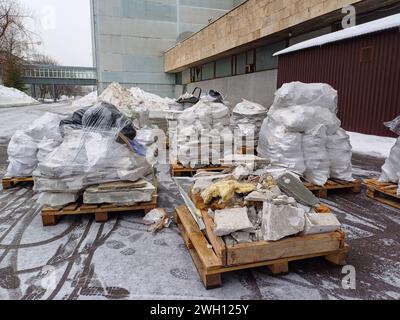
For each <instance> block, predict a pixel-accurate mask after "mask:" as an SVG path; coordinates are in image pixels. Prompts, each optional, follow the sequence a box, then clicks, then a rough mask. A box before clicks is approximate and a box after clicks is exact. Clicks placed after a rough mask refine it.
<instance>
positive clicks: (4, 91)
mask: <svg viewBox="0 0 400 320" xmlns="http://www.w3.org/2000/svg"><path fill="white" fill-rule="evenodd" d="M32 104H39V102H38V101H36V100H35V99H33V98H32V97H30V96H28V95H27V94H26V93H24V92H22V91H19V90H17V89H15V88H8V87H5V86H2V85H0V107H18V106H27V105H32Z"/></svg>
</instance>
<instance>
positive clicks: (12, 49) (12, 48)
mask: <svg viewBox="0 0 400 320" xmlns="http://www.w3.org/2000/svg"><path fill="white" fill-rule="evenodd" d="M28 17H29V15H28V14H27V11H26V10H25V9H24V8H22V7H21V6H20V4H19V3H18V2H16V1H15V0H0V76H1V77H4V73H6V72H7V70H13V72H15V71H16V70H19V69H20V66H21V64H22V63H23V60H24V55H25V54H26V53H27V51H28V50H29V47H30V44H31V40H32V37H33V35H34V34H33V33H32V32H31V31H30V30H28V29H27V27H26V23H24V21H25V19H27V18H28ZM13 76H15V75H13Z"/></svg>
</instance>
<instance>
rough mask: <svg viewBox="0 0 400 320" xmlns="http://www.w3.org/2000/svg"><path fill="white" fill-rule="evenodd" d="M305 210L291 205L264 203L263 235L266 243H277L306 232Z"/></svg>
mask: <svg viewBox="0 0 400 320" xmlns="http://www.w3.org/2000/svg"><path fill="white" fill-rule="evenodd" d="M304 224H305V219H304V210H303V209H301V208H295V207H293V206H290V205H281V206H276V205H274V204H272V203H267V202H264V208H263V218H262V228H261V229H262V233H263V238H264V240H266V241H277V240H280V239H283V238H285V237H287V236H291V235H295V234H297V233H299V232H302V231H303V230H304Z"/></svg>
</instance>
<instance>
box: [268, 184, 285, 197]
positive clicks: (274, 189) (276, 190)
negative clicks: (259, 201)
mask: <svg viewBox="0 0 400 320" xmlns="http://www.w3.org/2000/svg"><path fill="white" fill-rule="evenodd" d="M269 191H270V192H272V193H273V195H274V196H275V197H278V196H280V195H281V194H282V191H281V189H279V187H278V186H273V187H272V188H270V189H269Z"/></svg>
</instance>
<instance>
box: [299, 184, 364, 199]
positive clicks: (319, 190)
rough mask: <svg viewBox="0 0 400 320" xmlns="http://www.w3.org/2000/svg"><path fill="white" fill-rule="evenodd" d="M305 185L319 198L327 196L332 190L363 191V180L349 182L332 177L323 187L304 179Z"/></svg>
mask: <svg viewBox="0 0 400 320" xmlns="http://www.w3.org/2000/svg"><path fill="white" fill-rule="evenodd" d="M303 184H304V186H305V187H306V188H307V189H308V190H310V191H311V192H313V193H314V194H315V195H316V196H317V197H319V198H327V197H328V191H330V190H343V191H348V192H353V193H360V192H361V184H362V182H361V180H355V181H354V182H347V181H342V180H338V179H330V180H328V181H327V183H326V184H325V185H324V186H323V187H321V186H317V185H314V184H312V183H310V182H308V181H303Z"/></svg>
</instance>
